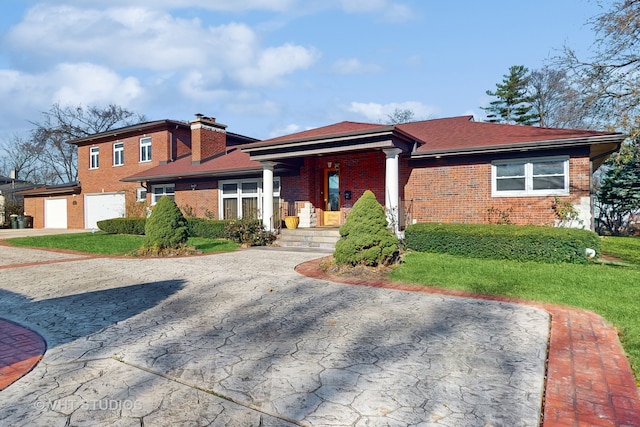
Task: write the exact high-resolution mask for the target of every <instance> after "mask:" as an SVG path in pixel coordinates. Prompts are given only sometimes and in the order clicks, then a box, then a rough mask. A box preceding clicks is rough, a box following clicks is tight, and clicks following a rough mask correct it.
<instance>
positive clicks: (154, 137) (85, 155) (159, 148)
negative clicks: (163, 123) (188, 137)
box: [69, 130, 184, 228]
mask: <svg viewBox="0 0 640 427" xmlns="http://www.w3.org/2000/svg"><path fill="white" fill-rule="evenodd" d="M183 133H184V132H183ZM143 137H151V161H150V162H140V138H143ZM180 138H182V137H181V136H179V135H178V138H176V137H175V136H174V141H173V144H170V142H171V132H169V131H167V130H162V131H157V132H151V133H148V134H145V135H136V136H132V137H128V138H121V139H113V140H111V141H107V142H101V143H98V144H87V145H83V146H80V147H78V179H79V181H80V184H81V185H82V195H79V196H77V197H76V199H84V197H83V195H84V194H94V193H112V192H124V193H125V206H126V207H127V209H128V212H127V213H128V214H132V215H133V211H131V212H129V211H130V210H131V209H132V207H133V206H134V205H135V204H136V189H137V188H140V183H137V182H121V181H120V180H121V179H122V178H124V177H127V176H130V175H134V174H136V173H138V172H142V171H144V170H147V169H150V168H152V167H154V166H157V165H159V164H160V163H164V162H166V161H167V159H168V156H169V155H170V150H172V149H174V150H178V147H180V146H181V145H184V143H182V142H179V141H180ZM115 142H123V143H124V165H121V166H113V144H114V143H115ZM171 145H173V147H174V148H171ZM95 146H97V147H99V148H100V167H99V168H98V169H89V164H90V163H89V156H90V148H91V147H95ZM182 149H184V148H182ZM83 204H84V202H83V201H82V200H79V201H78V206H79V205H83ZM69 215H71V211H70V210H69ZM73 224H74V226H72V221H71V217H70V218H69V228H84V214H82V221H79V222H78V219H77V218H76V219H74V221H73Z"/></svg>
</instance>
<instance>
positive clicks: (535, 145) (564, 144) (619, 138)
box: [411, 134, 626, 170]
mask: <svg viewBox="0 0 640 427" xmlns="http://www.w3.org/2000/svg"><path fill="white" fill-rule="evenodd" d="M625 139H626V135H624V134H610V135H598V136H589V137H580V138H566V139H552V140H543V141H531V142H523V143H515V144H510V145H488V146H484V147H469V148H459V149H448V150H430V151H424V152H417V151H414V152H413V153H411V158H412V159H429V158H437V159H439V158H442V157H452V156H469V155H478V154H493V153H507V152H525V151H540V150H549V149H562V148H576V147H584V146H588V147H590V156H589V157H590V159H591V160H592V161H594V170H595V169H597V168H598V167H599V166H600V164H602V162H604V161H605V160H606V159H607V157H608V156H610V155H611V154H612V153H614V152H616V151H617V150H618V149H619V148H620V145H621V144H622V142H623V141H624V140H625ZM595 163H597V166H596V164H595Z"/></svg>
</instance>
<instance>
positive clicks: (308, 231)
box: [275, 227, 340, 250]
mask: <svg viewBox="0 0 640 427" xmlns="http://www.w3.org/2000/svg"><path fill="white" fill-rule="evenodd" d="M338 230H339V228H338V227H314V228H296V229H288V228H283V229H282V230H280V234H279V235H278V238H277V239H276V242H275V243H276V245H277V246H281V247H288V248H291V247H295V248H317V249H327V250H334V249H335V247H336V242H337V241H338V240H339V239H340V232H339V231H338Z"/></svg>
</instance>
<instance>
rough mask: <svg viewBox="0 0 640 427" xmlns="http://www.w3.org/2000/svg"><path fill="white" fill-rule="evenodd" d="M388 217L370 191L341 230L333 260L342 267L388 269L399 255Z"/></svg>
mask: <svg viewBox="0 0 640 427" xmlns="http://www.w3.org/2000/svg"><path fill="white" fill-rule="evenodd" d="M387 226H388V222H387V216H386V214H385V212H384V208H383V207H382V205H381V204H380V203H378V201H377V200H376V196H375V195H374V194H373V193H372V192H371V191H370V190H367V191H365V192H364V194H363V195H362V197H360V198H359V199H358V200H357V201H356V203H354V205H353V208H352V209H351V211H350V212H349V215H347V220H346V222H345V223H344V224H343V225H342V227H340V240H338V242H337V243H336V250H335V252H334V253H333V257H334V259H335V261H336V264H342V265H351V266H356V265H367V266H378V265H388V264H391V263H392V262H394V260H395V259H396V257H397V255H398V239H397V238H396V236H395V235H394V234H393V233H392V232H391V230H389V229H388V228H387Z"/></svg>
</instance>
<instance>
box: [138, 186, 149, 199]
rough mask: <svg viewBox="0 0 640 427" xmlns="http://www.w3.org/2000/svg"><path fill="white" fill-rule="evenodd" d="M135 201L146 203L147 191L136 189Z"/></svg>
mask: <svg viewBox="0 0 640 427" xmlns="http://www.w3.org/2000/svg"><path fill="white" fill-rule="evenodd" d="M136 201H137V202H146V201H147V189H146V188H136Z"/></svg>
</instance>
